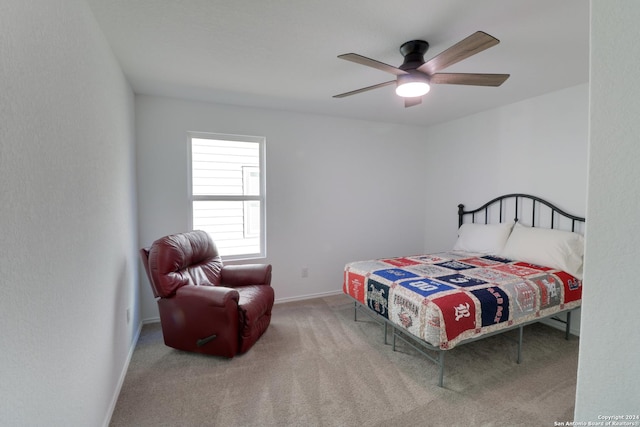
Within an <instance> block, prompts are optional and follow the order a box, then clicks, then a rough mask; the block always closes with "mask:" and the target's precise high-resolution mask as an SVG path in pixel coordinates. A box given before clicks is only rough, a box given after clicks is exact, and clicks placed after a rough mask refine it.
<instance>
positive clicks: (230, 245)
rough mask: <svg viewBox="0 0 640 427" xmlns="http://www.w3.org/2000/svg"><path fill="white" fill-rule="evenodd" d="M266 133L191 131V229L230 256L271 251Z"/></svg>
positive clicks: (255, 254) (238, 256)
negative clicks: (267, 223)
mask: <svg viewBox="0 0 640 427" xmlns="http://www.w3.org/2000/svg"><path fill="white" fill-rule="evenodd" d="M264 145H265V138H263V137H255V136H237V135H219V134H203V133H190V135H189V146H190V166H191V174H190V175H191V176H190V178H191V183H190V189H191V211H192V215H191V220H192V223H191V228H192V229H193V230H204V231H206V232H208V233H209V234H210V235H211V238H212V239H213V241H214V242H216V246H217V247H218V250H219V251H220V255H222V257H223V258H225V259H245V258H258V257H264V256H265V194H264V193H265V191H264V190H265V185H264V151H265V150H264Z"/></svg>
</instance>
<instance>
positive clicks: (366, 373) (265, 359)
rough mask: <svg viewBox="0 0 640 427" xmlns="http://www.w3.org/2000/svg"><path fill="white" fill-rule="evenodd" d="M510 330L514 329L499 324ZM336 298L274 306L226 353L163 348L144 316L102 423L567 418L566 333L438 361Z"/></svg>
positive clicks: (571, 377)
mask: <svg viewBox="0 0 640 427" xmlns="http://www.w3.org/2000/svg"><path fill="white" fill-rule="evenodd" d="M509 334H512V335H511V336H512V337H515V332H510V333H509ZM398 346H399V348H398V350H399V351H396V352H393V351H392V349H391V346H390V345H385V344H384V343H383V336H382V327H381V326H379V325H378V324H377V323H375V322H374V321H373V320H371V319H370V318H369V317H368V316H366V315H365V314H363V313H359V315H358V322H354V321H353V303H352V302H351V300H350V299H349V298H348V297H346V296H344V295H336V296H331V297H326V298H318V299H313V300H306V301H299V302H291V303H286V304H278V305H276V306H275V307H274V311H273V319H272V322H271V326H270V327H269V329H268V330H267V332H266V333H265V334H264V335H263V336H262V338H261V339H260V340H259V341H258V342H257V343H256V345H255V346H254V347H253V348H252V349H251V350H249V352H247V353H246V354H244V355H241V356H238V357H235V358H234V359H231V360H227V359H222V358H217V357H210V356H202V355H197V354H190V353H185V352H180V351H177V350H173V349H171V348H169V347H166V346H165V345H164V343H163V341H162V332H161V330H160V325H159V324H150V325H145V326H144V327H143V329H142V333H141V335H140V339H139V341H138V344H137V346H136V349H135V351H134V354H133V356H132V360H131V364H130V366H129V371H128V373H127V376H126V378H125V381H124V384H123V387H122V390H121V393H120V396H119V399H118V402H117V405H116V408H115V411H114V413H113V417H112V420H111V424H110V425H111V426H364V425H367V426H408V425H415V426H552V425H553V424H554V421H569V420H572V419H573V405H574V399H575V386H576V370H577V360H578V339H577V338H576V337H572V338H571V340H570V341H566V340H564V334H563V332H562V331H558V330H556V329H553V328H550V327H548V326H545V325H541V324H535V325H530V326H527V327H525V330H524V346H523V361H522V364H520V365H518V364H516V362H515V357H516V344H515V342H513V341H512V340H511V339H508V338H507V337H506V336H504V335H499V336H494V337H490V338H487V339H485V340H482V341H479V342H476V343H472V344H467V345H463V346H460V347H456V348H455V349H453V350H451V351H449V352H447V354H446V359H445V365H446V369H445V376H444V386H445V388H439V387H438V386H437V376H438V368H437V367H436V365H435V364H434V363H432V362H430V361H428V360H426V359H425V358H424V357H423V356H421V355H419V354H417V353H416V352H415V351H414V350H413V349H411V348H410V347H408V346H406V345H404V344H402V343H399V344H398Z"/></svg>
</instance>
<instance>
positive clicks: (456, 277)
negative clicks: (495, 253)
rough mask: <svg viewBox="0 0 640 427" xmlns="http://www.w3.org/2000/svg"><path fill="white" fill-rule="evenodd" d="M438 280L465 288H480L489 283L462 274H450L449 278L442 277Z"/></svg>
mask: <svg viewBox="0 0 640 427" xmlns="http://www.w3.org/2000/svg"><path fill="white" fill-rule="evenodd" d="M437 279H438V280H442V281H443V282H447V283H450V284H452V285H454V286H458V287H463V288H468V287H470V286H478V285H482V284H484V283H487V282H485V281H484V280H481V279H476V278H475V277H468V276H465V275H462V274H450V275H448V276H440V277H438V278H437Z"/></svg>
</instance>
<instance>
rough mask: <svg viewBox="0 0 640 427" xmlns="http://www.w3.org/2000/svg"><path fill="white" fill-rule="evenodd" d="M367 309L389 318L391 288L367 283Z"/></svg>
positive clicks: (369, 281) (372, 281)
mask: <svg viewBox="0 0 640 427" xmlns="http://www.w3.org/2000/svg"><path fill="white" fill-rule="evenodd" d="M367 307H369V308H370V309H371V310H373V311H375V312H376V313H378V314H379V315H381V316H383V317H385V318H387V319H388V318H389V287H388V286H387V285H385V284H384V283H380V282H376V281H375V280H372V279H369V280H368V281H367Z"/></svg>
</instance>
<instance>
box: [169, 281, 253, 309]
mask: <svg viewBox="0 0 640 427" xmlns="http://www.w3.org/2000/svg"><path fill="white" fill-rule="evenodd" d="M174 298H176V299H177V300H182V299H191V298H193V299H194V301H196V304H200V305H210V306H213V307H226V306H227V305H229V303H232V302H233V303H235V304H237V303H238V301H239V299H240V294H239V293H238V291H237V290H235V289H232V288H226V287H223V286H194V285H187V286H183V287H181V288H179V289H178V290H177V291H176V294H175V297H174Z"/></svg>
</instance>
